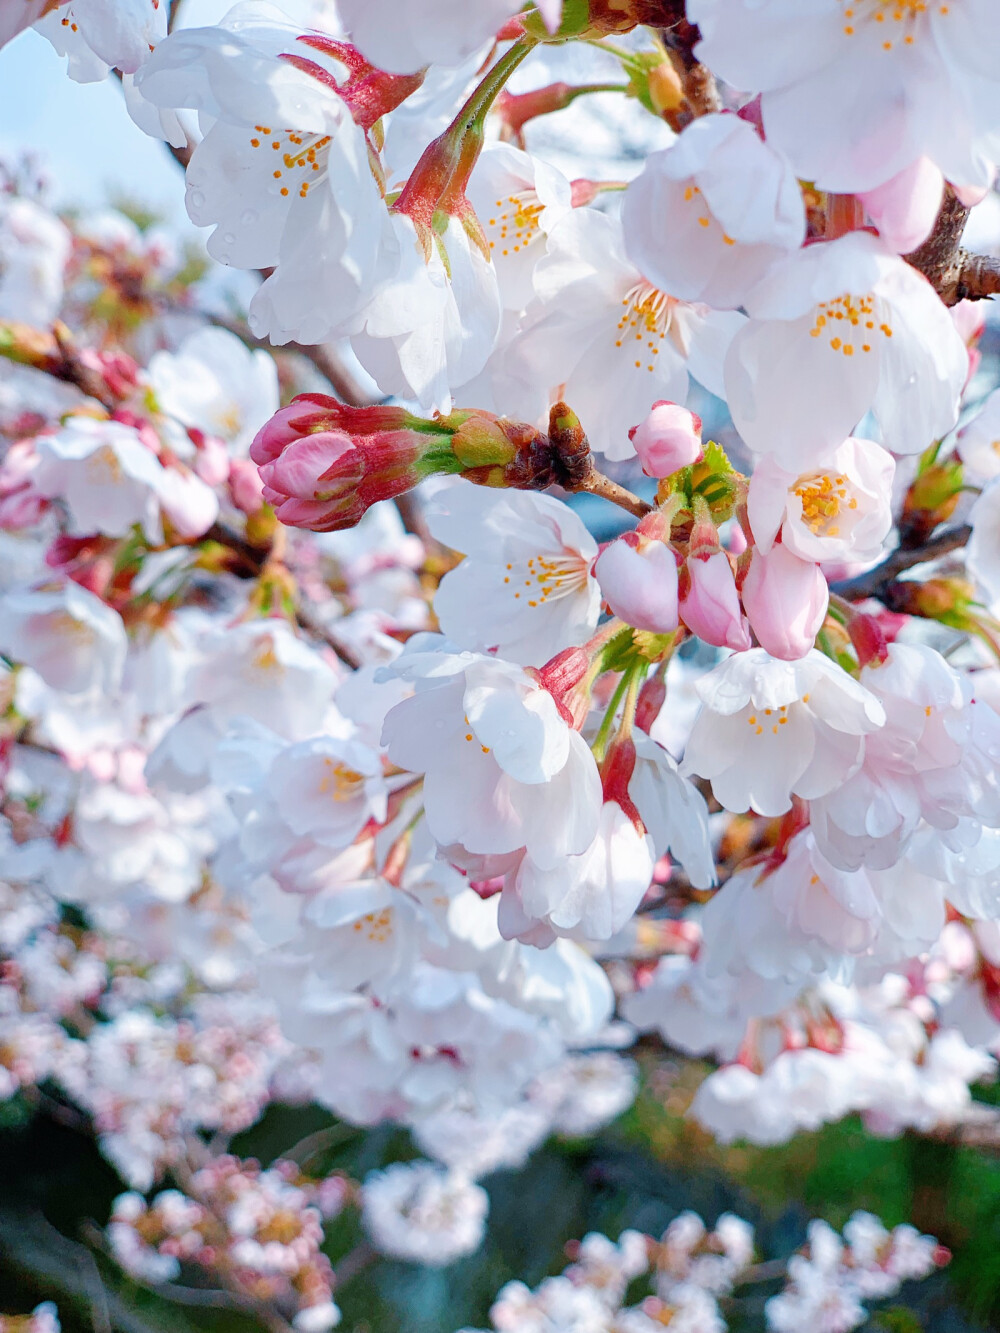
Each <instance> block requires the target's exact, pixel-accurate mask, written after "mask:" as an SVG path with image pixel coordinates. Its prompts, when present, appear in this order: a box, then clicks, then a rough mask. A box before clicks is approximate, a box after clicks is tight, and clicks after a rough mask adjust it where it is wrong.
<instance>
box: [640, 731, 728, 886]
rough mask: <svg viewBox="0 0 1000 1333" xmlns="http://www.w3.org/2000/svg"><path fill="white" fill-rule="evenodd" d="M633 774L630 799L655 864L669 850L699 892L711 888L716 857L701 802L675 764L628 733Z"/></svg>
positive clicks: (650, 744)
mask: <svg viewBox="0 0 1000 1333" xmlns="http://www.w3.org/2000/svg"><path fill="white" fill-rule="evenodd" d="M632 740H633V742H634V744H635V750H636V760H635V769H634V770H633V773H632V777H631V779H630V780H629V784H628V791H629V796H631V798H632V800H633V801H634V802H635V806H636V809H637V810H638V812H639V815H640V816H641V818H642V822H643V823H644V824H645V826H646V828H647V829H648V830H649V835H650V837H651V838H652V840H653V853H654V855H655V856H656V858H657V859H659V858H660V857H662V856H665V855H666V853H667V851H668V850H669V852H670V854H671V856H673V858H674V860H675V861H679V862H680V864H681V865H682V866H683V867H684V871H685V873H686V874H687V876H688V878H689V879H690V881H691V883H692V884H693V885H694V886H695V887H696V888H699V889H707V888H710V887H711V886H712V885H713V884H714V883H715V858H714V856H713V855H712V842H711V837H710V833H709V826H708V806H707V805H706V804H705V798H704V797H703V796H702V795H701V793H700V792H699V791H697V790H696V789H695V787H694V786H693V785H692V784H691V783H690V782H689V781H688V780H687V779H686V778H684V777H682V776H681V773H680V771H679V770H678V767H677V764H676V763H675V761H674V759H673V758H672V757H671V756H670V755H669V754H668V753H667V751H666V750H665V749H664V748H663V746H662V745H659V744H658V743H657V742H656V741H654V740H653V739H652V738H651V737H650V736H647V735H646V734H645V733H644V732H642V731H638V730H636V731H633V733H632Z"/></svg>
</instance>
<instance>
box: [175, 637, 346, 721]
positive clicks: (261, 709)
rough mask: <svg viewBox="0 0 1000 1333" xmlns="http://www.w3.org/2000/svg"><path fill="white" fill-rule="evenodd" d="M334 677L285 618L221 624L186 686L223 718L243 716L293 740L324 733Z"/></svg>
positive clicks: (195, 700)
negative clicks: (323, 727) (321, 729)
mask: <svg viewBox="0 0 1000 1333" xmlns="http://www.w3.org/2000/svg"><path fill="white" fill-rule="evenodd" d="M335 681H336V678H335V676H334V674H333V672H332V671H331V669H330V668H329V667H328V666H327V665H326V663H325V662H324V661H323V659H322V658H321V657H320V656H319V654H318V653H317V652H316V651H315V650H314V649H313V648H312V647H311V646H310V644H309V643H307V642H306V640H304V639H302V638H299V637H298V636H297V635H296V633H295V631H294V630H293V629H292V628H291V626H290V625H289V624H288V623H287V621H284V620H248V621H244V622H242V623H241V624H238V625H232V626H226V625H218V626H217V627H215V632H214V633H213V634H212V635H211V637H209V636H206V642H205V643H204V657H203V659H202V661H201V662H200V663H198V664H197V665H196V666H195V667H193V669H192V671H191V675H190V678H189V680H188V684H187V690H188V697H189V699H190V702H191V703H205V704H210V705H211V707H212V710H213V712H214V713H215V715H216V716H217V717H218V718H220V719H225V718H233V717H238V716H240V715H243V714H245V715H246V716H248V717H251V718H254V719H255V720H256V721H258V722H262V723H264V724H266V725H267V726H268V727H270V728H271V729H272V730H273V731H276V732H277V733H278V734H279V735H281V736H284V737H286V738H287V739H289V740H303V739H305V738H306V737H307V736H311V735H314V734H315V733H316V732H317V731H319V730H320V726H321V723H322V721H323V716H324V714H325V712H326V709H327V707H328V706H329V702H330V696H331V695H332V693H333V688H334V684H335Z"/></svg>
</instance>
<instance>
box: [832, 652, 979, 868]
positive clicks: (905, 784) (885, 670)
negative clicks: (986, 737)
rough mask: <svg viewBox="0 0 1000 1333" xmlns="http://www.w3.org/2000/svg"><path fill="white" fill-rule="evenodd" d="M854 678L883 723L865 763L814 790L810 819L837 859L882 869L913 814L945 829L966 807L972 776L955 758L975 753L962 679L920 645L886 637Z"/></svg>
mask: <svg viewBox="0 0 1000 1333" xmlns="http://www.w3.org/2000/svg"><path fill="white" fill-rule="evenodd" d="M861 682H862V684H863V685H864V687H865V688H866V690H868V691H870V693H871V695H872V696H874V698H875V699H877V700H878V704H879V707H880V708H881V709H882V710H883V713H884V716H885V719H886V721H885V725H884V726H883V727H882V729H881V730H879V731H878V732H876V733H875V734H874V735H873V736H871V738H870V740H869V742H868V744H867V746H866V749H865V756H864V763H863V765H861V766H860V767H859V769H858V770H857V771H856V772H855V773H852V774H845V775H844V781H843V782H842V783H841V784H840V785H839V786H838V787H836V788H835V789H832V790H828V791H827V792H824V793H817V796H820V795H821V796H822V799H821V800H817V801H816V802H815V803H814V804H813V806H812V813H811V819H812V823H813V827H814V829H815V831H816V836H817V839H818V840H819V844H820V846H821V848H822V849H823V851H824V853H825V854H826V855H827V856H828V857H829V858H830V859H831V860H832V861H834V862H835V863H836V864H837V865H841V866H845V867H848V868H850V869H852V870H853V869H857V867H858V866H859V865H862V864H863V865H868V866H872V867H875V868H877V869H884V868H886V867H888V866H891V865H894V864H895V863H896V862H897V861H898V860H899V858H900V857H901V856H902V855H903V854H904V852H905V851H906V847H907V844H908V842H909V840H910V838H911V836H912V835H913V833H914V832H915V831H916V829H917V827H918V825H919V823H920V820H921V818H923V819H925V820H927V821H928V822H929V823H931V824H932V825H933V826H934V827H936V828H943V829H951V828H955V826H956V825H957V824H958V820H959V818H960V816H962V815H970V814H972V813H973V810H974V806H973V805H972V801H973V799H974V797H975V795H976V794H977V788H978V786H979V784H978V782H977V781H976V779H975V778H974V777H973V774H972V771H971V770H968V769H967V768H966V766H965V765H964V764H963V760H965V759H966V757H967V756H968V757H970V758H971V757H972V755H973V754H974V747H973V746H971V745H970V743H969V742H970V739H971V737H970V731H971V725H970V724H971V714H970V711H969V709H968V707H967V704H966V696H965V691H964V689H963V681H962V678H961V677H960V676H959V674H958V673H957V672H956V671H955V670H954V669H953V668H952V667H951V666H949V664H948V663H947V662H946V661H945V660H944V658H943V657H942V656H941V655H940V653H937V652H935V651H934V649H932V648H928V647H926V646H924V645H922V644H906V643H892V644H890V645H889V649H888V656H887V658H886V660H885V662H882V663H879V662H877V661H876V662H873V663H872V664H871V665H869V666H866V667H865V668H864V669H863V670H862V672H861ZM985 722H986V719H985V718H984V719H983V725H984V726H985ZM994 762H995V761H994Z"/></svg>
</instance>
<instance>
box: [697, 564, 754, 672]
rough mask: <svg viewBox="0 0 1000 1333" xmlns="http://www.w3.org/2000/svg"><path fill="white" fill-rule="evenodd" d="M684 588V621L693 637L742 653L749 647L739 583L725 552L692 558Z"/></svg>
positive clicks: (748, 635)
mask: <svg viewBox="0 0 1000 1333" xmlns="http://www.w3.org/2000/svg"><path fill="white" fill-rule="evenodd" d="M681 587H682V591H681V601H680V612H681V619H682V620H683V621H684V624H685V625H687V627H688V629H689V630H690V631H691V633H692V634H696V635H697V636H698V638H699V639H702V640H704V642H705V643H711V644H714V645H715V646H716V647H717V648H734V649H736V651H737V652H742V651H743V650H745V649H747V648H749V647H750V634H749V630H748V627H747V622H746V620H745V619H744V617H743V615H742V614H741V612H740V599H739V595H738V593H737V591H736V580H735V578H734V577H733V569H732V566H731V565H730V563H729V557H728V556H727V555H726V554H725V552H724V551H716V552H715V553H714V554H712V555H709V556H708V557H705V556H694V557H689V559H688V560H687V563H686V564H685V566H684V575H683V576H682V583H681Z"/></svg>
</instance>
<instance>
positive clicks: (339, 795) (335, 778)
mask: <svg viewBox="0 0 1000 1333" xmlns="http://www.w3.org/2000/svg"><path fill="white" fill-rule="evenodd" d="M323 769H324V772H323V776H322V777H321V778H320V782H319V790H320V794H321V795H323V796H326V795H327V793H329V794H330V795H331V796H332V797H333V799H334V800H335V801H338V802H340V801H351V800H353V799H354V797H355V796H356V795H357V794H358V788H359V787H360V786H362V784H363V783H364V778H363V777H362V776H361V774H360V773H356V772H355V771H354V769H353V768H348V767H347V765H346V764H340V763H337V762H336V760H333V759H324V760H323Z"/></svg>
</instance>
